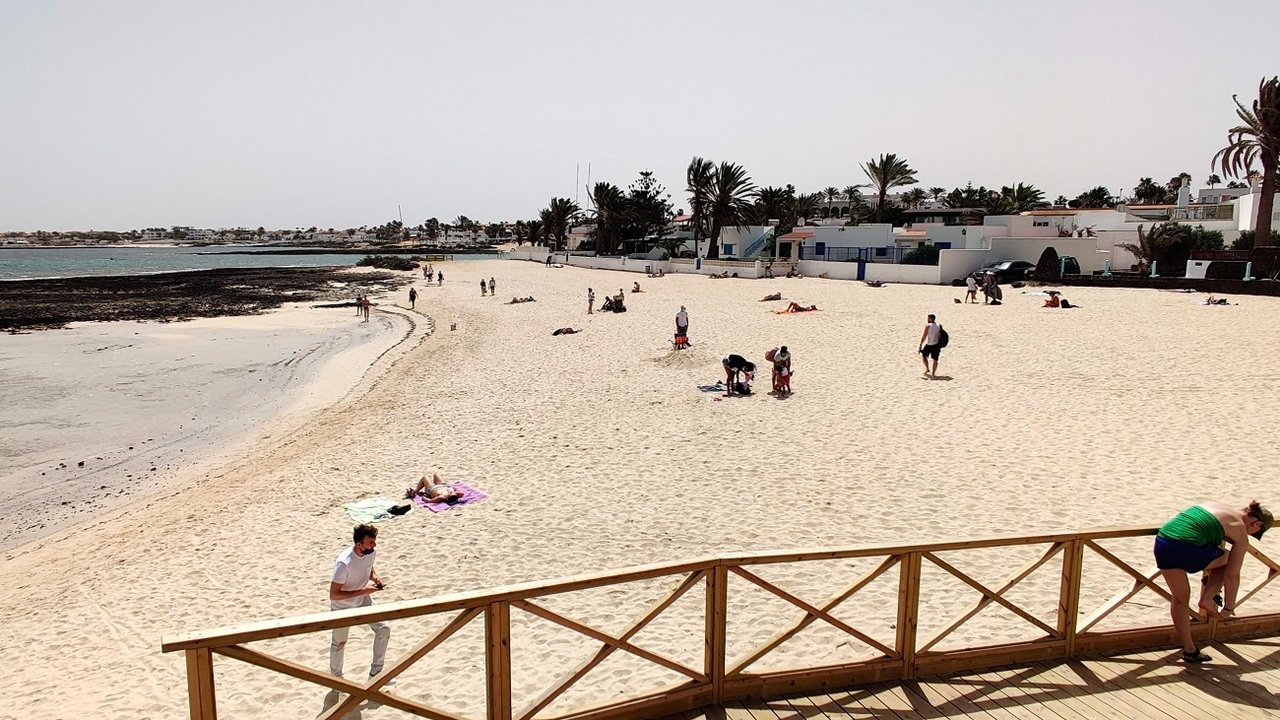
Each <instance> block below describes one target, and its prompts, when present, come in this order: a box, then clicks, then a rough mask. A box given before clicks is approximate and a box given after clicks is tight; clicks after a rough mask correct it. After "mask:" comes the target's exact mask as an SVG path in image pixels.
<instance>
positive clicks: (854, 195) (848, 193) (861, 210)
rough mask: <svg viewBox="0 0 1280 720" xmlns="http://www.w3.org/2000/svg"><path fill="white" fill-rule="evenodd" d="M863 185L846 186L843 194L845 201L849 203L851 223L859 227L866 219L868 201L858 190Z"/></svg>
mask: <svg viewBox="0 0 1280 720" xmlns="http://www.w3.org/2000/svg"><path fill="white" fill-rule="evenodd" d="M860 187H863V186H862V185H845V186H844V190H843V194H844V199H845V200H847V201H849V223H850V224H852V225H857V224H858V223H860V222H862V220H863V218H865V217H866V214H867V213H866V211H867V201H866V199H864V198H863V197H862V192H861V191H860V190H858V188H860Z"/></svg>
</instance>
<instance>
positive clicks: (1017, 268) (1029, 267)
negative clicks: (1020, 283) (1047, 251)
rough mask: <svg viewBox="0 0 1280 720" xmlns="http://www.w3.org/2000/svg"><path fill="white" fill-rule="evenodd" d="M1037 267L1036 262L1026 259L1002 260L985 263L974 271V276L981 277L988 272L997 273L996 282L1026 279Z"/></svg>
mask: <svg viewBox="0 0 1280 720" xmlns="http://www.w3.org/2000/svg"><path fill="white" fill-rule="evenodd" d="M1035 269H1036V265H1035V263H1029V262H1027V261H1026V260H1001V261H999V262H990V263H987V264H986V265H983V266H982V267H981V268H980V269H978V270H976V271H974V273H973V276H974V277H976V278H980V277H982V276H983V275H986V274H987V273H995V275H996V282H1002V283H1007V282H1013V281H1014V280H1025V279H1026V278H1027V276H1029V275H1030V274H1031V273H1033V272H1035Z"/></svg>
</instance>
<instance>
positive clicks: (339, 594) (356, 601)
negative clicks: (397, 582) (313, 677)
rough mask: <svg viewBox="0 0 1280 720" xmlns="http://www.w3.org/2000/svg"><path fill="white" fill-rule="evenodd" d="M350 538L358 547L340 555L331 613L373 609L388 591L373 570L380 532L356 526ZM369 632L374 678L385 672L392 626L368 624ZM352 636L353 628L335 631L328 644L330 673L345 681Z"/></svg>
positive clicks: (331, 588)
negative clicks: (379, 596)
mask: <svg viewBox="0 0 1280 720" xmlns="http://www.w3.org/2000/svg"><path fill="white" fill-rule="evenodd" d="M351 534H352V539H353V540H354V541H355V544H353V545H352V546H351V547H349V548H347V549H346V550H343V551H342V552H341V553H340V554H339V555H338V562H337V564H336V565H334V568H333V577H332V578H331V579H330V581H329V609H330V610H347V609H350V608H358V607H370V606H371V605H373V597H372V595H373V594H374V593H375V592H378V591H379V590H381V589H383V588H384V587H386V585H385V584H384V583H383V582H382V578H380V577H378V571H377V570H375V569H374V567H373V562H374V558H375V556H376V555H377V548H378V528H376V527H374V526H372V525H357V526H356V527H355V530H354V531H353V532H352V533H351ZM369 629H370V630H373V662H371V663H369V677H373V676H375V675H377V674H378V673H380V672H382V665H383V662H384V661H385V659H386V655H387V642H388V641H390V640H391V625H390V624H389V623H388V622H387V621H385V620H381V621H378V622H374V623H369ZM350 632H351V628H350V627H342V628H334V630H333V639H332V640H331V641H330V643H329V672H330V673H331V674H333V675H335V676H337V677H342V665H343V657H344V656H345V654H346V648H347V635H348V634H349V633H350Z"/></svg>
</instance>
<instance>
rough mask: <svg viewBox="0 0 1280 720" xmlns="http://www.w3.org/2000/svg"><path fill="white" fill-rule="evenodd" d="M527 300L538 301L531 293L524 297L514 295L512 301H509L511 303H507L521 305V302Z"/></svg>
mask: <svg viewBox="0 0 1280 720" xmlns="http://www.w3.org/2000/svg"><path fill="white" fill-rule="evenodd" d="M527 302H537V300H534V299H533V296H532V295H530V296H529V297H524V298H522V297H513V298H511V302H509V303H507V304H508V305H519V304H520V303H527Z"/></svg>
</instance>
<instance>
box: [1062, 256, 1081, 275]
mask: <svg viewBox="0 0 1280 720" xmlns="http://www.w3.org/2000/svg"><path fill="white" fill-rule="evenodd" d="M1062 274H1063V275H1079V274H1080V261H1079V260H1076V259H1075V258H1074V257H1071V256H1070V255H1063V256H1062Z"/></svg>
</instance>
